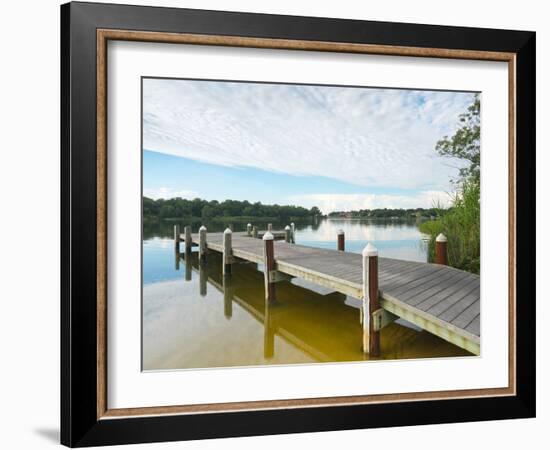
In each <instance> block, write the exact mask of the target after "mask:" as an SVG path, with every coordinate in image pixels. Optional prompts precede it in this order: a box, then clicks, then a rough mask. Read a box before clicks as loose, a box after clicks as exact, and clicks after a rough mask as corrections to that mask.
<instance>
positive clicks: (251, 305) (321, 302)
mask: <svg viewBox="0 0 550 450" xmlns="http://www.w3.org/2000/svg"><path fill="white" fill-rule="evenodd" d="M180 257H182V258H183V259H184V260H185V262H186V264H185V266H186V267H189V268H190V269H189V270H192V271H194V272H195V274H196V275H198V276H199V286H200V290H201V295H202V296H205V295H206V293H207V292H206V290H207V286H211V287H214V288H215V289H216V290H217V291H219V292H220V293H221V294H222V295H223V299H224V304H223V314H224V315H225V317H226V318H227V319H230V318H231V316H232V314H233V302H235V303H236V304H237V305H239V306H240V307H241V308H242V309H243V310H245V311H246V312H247V313H249V314H250V315H251V316H252V317H254V318H255V319H256V320H257V321H258V322H260V323H261V324H263V326H264V357H265V358H271V357H273V355H274V352H275V335H277V336H279V337H280V338H282V339H284V340H285V341H287V342H289V343H290V344H292V345H293V346H294V347H295V348H299V349H300V350H301V351H303V352H304V353H307V354H308V355H309V356H311V357H312V358H313V359H315V360H316V361H321V362H329V361H338V360H342V359H346V352H344V354H342V348H341V345H335V336H337V338H336V340H338V342H339V343H342V342H343V341H344V342H348V343H349V347H350V349H349V351H348V352H347V354H353V353H355V349H356V348H357V341H358V340H359V339H360V338H361V329H360V327H358V326H355V327H350V326H349V324H350V323H352V324H357V318H358V316H359V312H358V310H357V308H354V307H352V306H349V305H347V304H345V303H344V300H345V296H344V295H342V294H339V293H337V292H333V293H331V294H329V295H327V296H325V297H324V298H321V299H319V298H314V299H313V300H312V295H311V291H308V290H307V289H304V288H302V287H299V286H294V285H292V284H289V285H288V286H287V287H286V289H285V291H286V292H285V297H284V298H283V299H281V301H279V302H277V303H276V304H269V303H266V302H265V301H264V297H263V293H262V289H261V287H262V286H263V274H262V272H259V271H258V270H256V266H255V265H253V264H249V263H248V264H247V263H243V264H239V266H238V268H235V269H236V270H234V271H233V272H232V274H231V277H224V276H223V275H222V272H221V263H222V261H221V258H219V257H218V256H216V255H213V257H211V258H209V259H208V263H206V264H205V263H201V262H200V259H199V257H198V253H197V252H187V253H181V254H180ZM258 287H260V288H258ZM312 308H316V310H317V314H313V315H312V314H311V311H312ZM220 312H221V310H220ZM319 317H323V318H325V319H324V320H323V323H320V322H319ZM332 317H340V318H342V317H344V318H345V320H339V321H333V320H326V318H332ZM316 330H320V331H319V332H316ZM347 359H350V358H347Z"/></svg>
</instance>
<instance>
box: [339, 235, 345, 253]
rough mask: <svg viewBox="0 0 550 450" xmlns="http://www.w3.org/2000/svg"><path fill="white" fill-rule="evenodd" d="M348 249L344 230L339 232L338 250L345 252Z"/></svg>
mask: <svg viewBox="0 0 550 450" xmlns="http://www.w3.org/2000/svg"><path fill="white" fill-rule="evenodd" d="M345 249H346V236H345V234H344V230H338V250H339V251H341V252H343V251H344V250H345Z"/></svg>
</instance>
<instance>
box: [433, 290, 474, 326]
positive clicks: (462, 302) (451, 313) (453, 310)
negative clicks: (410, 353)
mask: <svg viewBox="0 0 550 450" xmlns="http://www.w3.org/2000/svg"><path fill="white" fill-rule="evenodd" d="M476 301H479V286H476V287H475V288H474V289H472V290H471V291H470V292H468V293H467V294H466V295H464V296H463V297H461V298H460V299H459V300H458V301H456V302H455V303H454V304H453V305H452V306H450V307H449V308H447V309H446V310H445V311H443V312H442V313H441V314H438V316H437V317H439V318H441V320H446V321H447V322H452V321H453V320H454V319H456V318H457V317H458V316H459V315H460V314H461V313H462V312H463V311H464V310H465V309H466V308H469V307H470V306H471V305H472V304H474V303H475V302H476Z"/></svg>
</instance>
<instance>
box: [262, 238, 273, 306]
mask: <svg viewBox="0 0 550 450" xmlns="http://www.w3.org/2000/svg"><path fill="white" fill-rule="evenodd" d="M262 239H263V242H264V284H265V301H266V304H268V305H269V304H271V303H274V302H275V301H276V298H275V283H274V282H273V280H272V277H271V272H272V271H273V270H275V248H274V245H273V244H274V239H273V235H272V234H271V233H270V232H269V231H266V233H265V234H264V236H263V238H262Z"/></svg>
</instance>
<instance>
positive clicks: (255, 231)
mask: <svg viewBox="0 0 550 450" xmlns="http://www.w3.org/2000/svg"><path fill="white" fill-rule="evenodd" d="M252 237H253V238H254V239H258V227H256V226H254V227H252Z"/></svg>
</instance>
